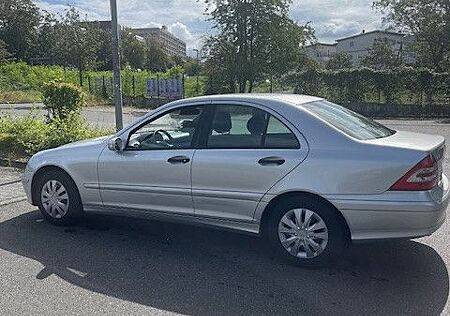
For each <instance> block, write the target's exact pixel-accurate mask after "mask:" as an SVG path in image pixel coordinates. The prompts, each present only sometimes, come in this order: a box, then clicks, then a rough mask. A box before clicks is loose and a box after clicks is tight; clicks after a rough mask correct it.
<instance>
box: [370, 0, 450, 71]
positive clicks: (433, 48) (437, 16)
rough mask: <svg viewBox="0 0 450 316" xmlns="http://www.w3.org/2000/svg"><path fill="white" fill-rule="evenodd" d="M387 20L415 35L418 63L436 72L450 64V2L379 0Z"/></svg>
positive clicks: (378, 4)
mask: <svg viewBox="0 0 450 316" xmlns="http://www.w3.org/2000/svg"><path fill="white" fill-rule="evenodd" d="M374 6H375V8H377V9H379V10H381V12H383V13H384V14H385V21H386V22H388V23H390V24H391V25H392V26H395V27H398V28H400V29H402V30H403V31H405V32H407V33H409V34H412V35H414V38H415V40H416V43H415V45H413V49H414V50H415V51H416V54H417V57H418V62H419V64H421V65H422V66H428V67H430V68H432V69H434V70H436V71H444V70H445V69H447V70H448V69H449V68H448V67H450V1H448V0H377V1H375V2H374Z"/></svg>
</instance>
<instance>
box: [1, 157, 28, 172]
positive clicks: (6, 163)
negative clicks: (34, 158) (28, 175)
mask: <svg viewBox="0 0 450 316" xmlns="http://www.w3.org/2000/svg"><path fill="white" fill-rule="evenodd" d="M0 166H3V167H14V168H18V169H22V170H24V169H25V167H26V166H27V163H26V162H24V161H19V160H9V159H5V158H0Z"/></svg>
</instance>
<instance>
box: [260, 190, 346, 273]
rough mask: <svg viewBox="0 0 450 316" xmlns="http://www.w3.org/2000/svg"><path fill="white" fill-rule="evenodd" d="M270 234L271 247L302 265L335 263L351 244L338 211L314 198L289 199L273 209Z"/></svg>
mask: <svg viewBox="0 0 450 316" xmlns="http://www.w3.org/2000/svg"><path fill="white" fill-rule="evenodd" d="M272 211H273V212H272V214H271V215H270V218H269V221H268V227H267V234H268V236H267V237H268V239H269V241H270V244H271V246H272V249H273V250H274V251H275V252H276V253H278V254H279V255H281V256H282V257H283V258H285V259H287V260H289V261H290V262H293V263H295V264H298V265H301V266H323V265H326V264H329V263H330V262H332V261H333V260H334V259H336V257H337V256H338V255H339V254H341V253H342V251H343V250H344V249H345V248H346V246H347V245H348V237H347V236H348V234H347V229H346V227H345V225H343V224H342V220H341V219H340V218H339V214H338V213H337V210H336V209H334V208H333V207H331V206H330V205H328V204H327V203H326V202H324V201H322V200H320V199H319V198H314V197H308V198H303V197H298V198H290V199H288V200H285V201H282V202H280V203H279V204H278V205H276V206H275V208H274V209H273V210H272Z"/></svg>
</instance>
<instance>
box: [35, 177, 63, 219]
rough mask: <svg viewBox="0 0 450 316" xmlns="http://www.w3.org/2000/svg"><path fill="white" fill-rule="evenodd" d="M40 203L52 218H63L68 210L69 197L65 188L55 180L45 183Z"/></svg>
mask: <svg viewBox="0 0 450 316" xmlns="http://www.w3.org/2000/svg"><path fill="white" fill-rule="evenodd" d="M41 203H42V206H43V208H44V210H45V211H46V212H47V214H48V215H50V216H51V217H52V218H56V219H61V218H63V217H64V216H65V215H66V214H67V211H68V210H69V195H68V193H67V190H66V188H65V187H64V186H63V185H62V183H61V182H59V181H57V180H49V181H47V182H46V183H45V184H44V186H43V187H42V190H41Z"/></svg>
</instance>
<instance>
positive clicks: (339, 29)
mask: <svg viewBox="0 0 450 316" xmlns="http://www.w3.org/2000/svg"><path fill="white" fill-rule="evenodd" d="M372 3H373V0H320V1H318V0H302V1H298V0H296V1H294V2H293V4H292V10H291V16H292V17H293V18H294V19H295V20H297V22H299V23H306V22H309V21H310V22H311V23H312V26H313V27H314V28H315V30H316V36H317V38H318V40H319V41H324V42H334V40H336V39H338V38H341V37H345V36H349V35H353V34H357V33H360V32H361V31H362V30H363V29H365V30H366V31H371V30H374V29H379V28H381V27H382V25H381V15H380V14H379V12H376V11H374V10H373V9H372Z"/></svg>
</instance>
